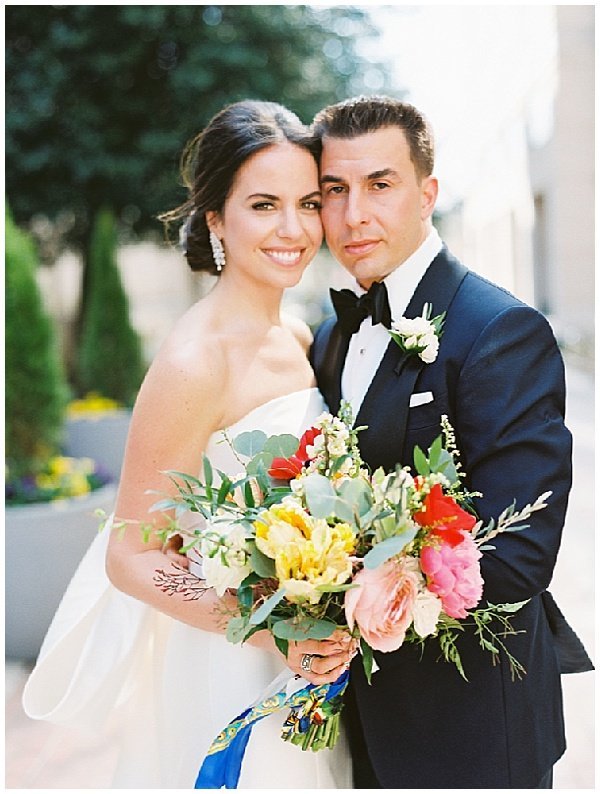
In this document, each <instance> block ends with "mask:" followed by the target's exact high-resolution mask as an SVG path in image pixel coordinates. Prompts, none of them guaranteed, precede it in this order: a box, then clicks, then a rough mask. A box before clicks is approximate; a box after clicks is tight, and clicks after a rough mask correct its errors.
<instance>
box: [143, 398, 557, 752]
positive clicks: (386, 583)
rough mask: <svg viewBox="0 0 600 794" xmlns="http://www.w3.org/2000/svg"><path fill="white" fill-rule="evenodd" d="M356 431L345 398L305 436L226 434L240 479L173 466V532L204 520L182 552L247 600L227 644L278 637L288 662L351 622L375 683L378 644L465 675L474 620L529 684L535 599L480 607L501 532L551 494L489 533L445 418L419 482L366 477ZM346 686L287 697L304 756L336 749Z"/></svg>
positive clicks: (289, 731) (218, 585)
mask: <svg viewBox="0 0 600 794" xmlns="http://www.w3.org/2000/svg"><path fill="white" fill-rule="evenodd" d="M352 425H353V420H352V416H351V412H350V409H349V406H348V405H347V404H342V408H341V409H340V413H339V415H338V416H332V415H331V414H328V413H324V414H322V415H321V416H320V417H319V418H318V419H317V420H316V421H315V423H314V425H313V426H312V427H311V428H310V429H309V430H307V431H306V432H305V433H304V435H303V436H302V438H301V439H299V440H298V439H297V438H295V437H294V436H291V435H279V436H272V437H269V438H268V437H267V436H266V435H265V434H264V433H263V432H261V431H253V432H246V433H242V434H241V435H239V436H237V437H236V438H234V439H230V438H228V437H226V439H225V440H226V441H227V442H228V443H229V444H230V445H231V446H232V448H233V450H234V451H235V453H236V455H237V456H238V458H239V461H240V475H239V477H236V478H234V479H232V478H230V477H229V476H227V475H226V474H225V473H224V472H221V471H216V470H214V469H213V467H212V466H211V463H210V461H209V460H208V459H207V458H205V459H204V471H203V479H202V480H200V479H198V478H196V477H192V476H190V475H187V474H182V473H178V472H170V476H171V477H172V479H173V481H174V482H175V483H176V484H177V489H178V496H177V497H176V498H169V499H166V500H163V501H161V502H160V503H158V504H157V505H155V509H157V510H165V511H172V510H174V511H175V512H174V515H175V518H174V519H172V523H171V525H170V527H169V530H168V531H170V532H173V531H178V526H179V524H178V520H179V518H180V517H181V516H182V515H183V514H184V513H186V514H187V513H188V511H191V512H192V513H197V514H200V515H201V516H202V519H201V524H202V526H201V528H197V529H195V530H193V531H192V532H191V533H188V541H189V542H188V543H187V545H186V546H184V549H183V550H184V551H185V550H189V548H190V547H192V546H196V547H197V548H198V549H199V551H200V554H201V556H202V559H203V576H204V578H205V579H206V585H207V586H210V587H214V588H215V590H216V592H217V593H218V594H219V595H222V594H223V593H224V592H225V591H226V590H231V591H235V593H236V594H237V604H238V612H237V613H236V614H235V615H234V616H231V617H230V619H229V621H228V626H227V638H228V639H229V640H230V641H231V642H234V643H239V642H244V641H245V640H247V639H248V638H249V637H250V636H252V634H253V633H255V632H257V631H261V630H267V631H269V632H270V633H271V634H272V635H273V637H274V640H275V642H276V644H277V646H278V647H279V649H280V650H281V651H282V652H283V653H284V654H285V653H286V652H287V646H288V643H289V642H290V641H293V640H295V641H301V640H306V639H326V638H327V637H329V636H331V635H332V634H333V632H334V631H336V630H337V629H340V628H342V629H345V630H346V631H348V632H349V633H350V634H351V635H353V636H354V637H356V638H358V639H359V641H360V651H361V653H362V659H363V665H364V669H365V672H366V675H367V677H368V678H369V680H370V678H371V675H372V673H373V671H374V669H376V663H375V661H374V658H373V651H374V650H376V651H381V652H391V651H395V650H397V649H398V648H400V646H401V645H402V644H403V643H407V642H409V643H415V642H416V643H424V642H425V641H435V642H437V643H438V644H439V647H440V655H441V657H442V658H443V659H445V660H446V661H449V662H452V663H454V664H455V665H456V667H457V669H458V672H459V673H460V675H462V676H463V677H464V678H466V675H465V671H464V669H463V667H462V663H461V659H460V652H459V647H458V644H459V643H458V641H459V637H460V634H461V632H463V631H465V630H466V628H467V626H470V627H472V629H473V631H474V632H475V633H476V635H477V636H478V638H479V642H480V644H481V647H482V649H484V650H485V651H488V652H489V653H490V654H491V657H492V661H494V662H495V661H496V660H497V658H498V657H499V655H500V654H502V653H503V654H505V655H506V658H507V659H508V663H509V665H510V669H511V672H512V674H513V677H514V676H518V677H520V676H521V675H522V674H523V673H524V672H525V671H524V669H523V667H522V666H521V664H520V663H519V662H518V660H517V659H515V658H514V657H513V656H512V654H511V653H510V651H509V650H508V648H507V646H506V645H505V643H504V642H503V638H504V637H506V636H507V635H508V634H510V633H514V631H513V629H512V627H511V624H510V616H511V614H513V613H515V612H516V611H517V610H519V609H520V608H521V607H522V606H523V605H524V604H525V603H526V602H520V603H514V604H499V605H494V604H487V605H486V606H484V607H480V608H477V605H478V604H479V601H480V599H481V595H482V591H483V584H484V582H483V579H482V576H481V571H480V564H479V560H480V558H481V553H482V551H483V550H485V549H486V548H493V547H490V546H489V542H490V541H491V540H492V539H493V538H494V537H496V536H497V535H498V534H500V533H502V532H506V531H516V530H520V529H523V528H524V524H523V522H524V521H526V520H527V519H528V518H529V516H530V515H531V514H532V513H533V512H535V511H536V510H540V509H542V508H544V507H545V506H546V499H547V498H548V497H549V495H550V492H548V493H545V494H543V495H542V496H540V497H539V498H538V499H537V500H536V501H535V502H534V503H533V504H528V505H526V506H525V507H524V508H523V509H522V510H520V511H519V512H517V511H516V510H515V505H514V504H513V505H512V506H510V507H508V508H507V509H506V510H504V512H503V513H502V514H501V515H500V516H499V517H498V519H497V521H494V520H492V521H490V522H489V523H488V524H487V525H486V526H483V525H482V522H481V521H478V520H477V517H476V516H475V514H474V511H473V507H472V500H473V497H475V496H480V495H481V494H476V493H469V492H468V491H467V490H466V488H465V487H464V484H463V479H464V475H463V473H462V472H461V466H460V460H459V452H458V450H457V448H456V443H455V438H454V432H453V429H452V427H451V425H450V423H449V422H448V421H447V419H446V418H445V417H444V418H443V419H442V427H441V434H440V436H439V437H438V438H437V439H436V440H435V441H434V443H433V444H432V445H431V447H430V448H429V450H428V451H427V453H425V452H424V451H423V450H421V449H419V448H418V447H417V448H416V449H415V451H414V467H415V471H416V472H417V473H416V476H413V475H412V474H411V473H410V470H409V468H408V467H405V468H402V467H399V466H398V467H397V468H396V470H395V471H393V472H387V473H386V472H385V471H383V470H382V469H378V470H376V471H375V472H373V473H371V472H369V471H368V470H367V468H366V466H365V465H364V463H363V461H362V460H361V457H360V453H359V449H358V443H357V438H358V433H359V432H360V430H361V429H362V428H353V426H352ZM346 679H347V675H346V678H345V679H344V681H342V682H341V684H340V683H339V682H336V684H338V686H337V688H336V685H335V684H334V685H331V686H329V685H325V686H321V687H312V685H311V686H309V687H308V688H306V689H303V690H302V691H301V693H299V697H298V696H296V698H295V700H294V698H288V699H287V700H286V699H285V698H284V699H283V700H281V703H283V707H285V706H290V709H291V710H290V715H289V717H288V719H287V720H286V722H285V725H284V729H283V738H284V739H285V740H287V741H291V742H293V743H295V744H298V745H300V746H301V747H302V748H303V749H307V748H309V747H310V748H312V749H314V750H317V749H321V748H322V747H331V746H333V745H334V744H335V740H336V739H337V732H338V721H339V714H340V712H341V707H342V695H343V689H344V687H345V684H346ZM281 703H280V707H281Z"/></svg>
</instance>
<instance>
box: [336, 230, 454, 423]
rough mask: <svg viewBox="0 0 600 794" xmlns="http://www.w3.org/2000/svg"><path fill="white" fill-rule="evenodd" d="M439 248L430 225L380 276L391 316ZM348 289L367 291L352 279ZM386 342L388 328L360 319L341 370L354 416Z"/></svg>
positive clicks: (398, 312) (405, 303)
mask: <svg viewBox="0 0 600 794" xmlns="http://www.w3.org/2000/svg"><path fill="white" fill-rule="evenodd" d="M441 249H442V241H441V239H440V236H439V234H438V233H437V231H436V229H435V228H434V227H432V229H431V231H430V233H429V234H428V235H427V237H426V239H425V240H424V241H423V242H422V243H421V245H420V246H419V248H417V250H416V251H415V252H414V254H411V256H409V257H408V259H406V260H405V261H404V262H403V263H402V264H401V265H400V266H399V267H397V268H396V269H395V270H393V271H392V272H391V273H390V274H389V276H386V278H385V279H384V280H383V283H384V284H385V285H386V287H387V291H388V298H389V301H390V310H391V313H392V320H399V319H400V318H401V317H402V315H403V314H404V312H405V311H406V307H407V306H408V304H409V303H410V299H411V298H412V296H413V294H414V292H415V290H416V288H417V286H418V284H419V282H420V281H421V279H422V278H423V276H424V275H425V271H426V270H427V268H428V267H429V265H430V264H431V263H432V262H433V260H434V259H435V257H436V256H437V255H438V254H439V252H440V251H441ZM351 289H352V290H353V291H354V292H356V294H357V295H363V294H364V293H365V292H366V290H365V289H363V288H362V287H361V286H360V284H358V283H357V282H356V281H354V282H353V284H352V286H351ZM389 342H390V335H389V333H388V329H387V328H385V327H384V326H383V325H381V324H380V323H378V324H377V325H373V323H372V320H371V318H370V317H367V319H366V320H363V322H362V323H361V326H360V328H359V329H358V331H357V332H356V333H355V334H353V335H352V337H351V339H350V345H349V347H348V354H347V356H346V363H345V364H344V370H343V372H342V398H343V399H344V400H348V401H349V402H350V404H351V405H352V410H353V413H354V416H355V417H356V415H357V414H358V410H359V408H360V406H361V404H362V401H363V400H364V397H365V394H366V393H367V389H368V388H369V385H370V384H371V381H372V380H373V377H374V376H375V373H376V372H377V368H378V367H379V365H380V363H381V359H382V358H383V355H384V353H385V351H386V349H387V346H388V344H389Z"/></svg>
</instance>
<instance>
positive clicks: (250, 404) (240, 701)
mask: <svg viewBox="0 0 600 794" xmlns="http://www.w3.org/2000/svg"><path fill="white" fill-rule="evenodd" d="M183 175H184V179H185V182H186V185H187V187H188V189H189V195H190V198H189V201H188V202H186V203H185V204H184V205H182V207H180V208H178V209H177V210H175V211H174V212H172V213H168V214H167V215H166V216H165V219H166V220H168V221H173V220H178V219H184V220H185V227H184V228H185V234H184V247H185V250H186V257H187V261H188V264H189V265H190V267H191V268H192V270H196V271H198V270H204V271H209V272H212V273H215V274H216V275H218V276H219V278H218V280H217V282H216V285H215V286H214V288H213V289H212V290H211V292H210V293H209V294H208V295H207V296H206V297H204V298H203V299H202V300H200V301H199V302H198V303H196V304H195V305H194V306H192V308H191V309H189V311H188V312H187V313H186V314H185V315H184V316H183V317H182V318H181V319H180V320H179V322H178V323H177V324H176V326H175V328H174V329H173V331H172V332H171V334H170V336H169V337H168V338H167V340H166V341H165V343H164V344H163V346H162V348H161V350H160V351H159V353H158V355H157V356H156V358H155V360H154V362H153V363H152V365H151V367H150V369H149V371H148V374H147V376H146V379H145V381H144V384H143V386H142V388H141V390H140V393H139V396H138V400H137V403H136V406H135V409H134V412H133V417H132V422H131V429H130V434H129V439H128V443H127V449H126V453H125V459H124V464H123V473H122V478H121V482H120V486H119V493H118V497H117V503H116V507H115V515H116V516H117V518H118V519H119V520H125V521H126V522H127V524H126V529H125V531H124V532H116V531H115V532H112V533H109V532H103V533H101V534H100V535H99V537H98V538H97V540H96V541H94V544H92V548H91V549H90V552H89V553H88V555H87V556H86V558H85V559H84V560H83V562H82V564H81V566H80V569H79V570H78V572H77V574H76V576H75V578H74V579H73V581H72V583H71V585H70V587H69V590H68V591H67V594H66V596H65V598H64V599H63V602H62V604H61V606H60V608H59V610H58V613H57V615H56V617H55V620H54V622H53V624H52V626H51V628H50V630H49V633H48V636H47V637H46V640H45V642H44V646H43V647H42V650H41V652H40V658H39V659H38V663H37V666H36V668H35V669H34V671H33V673H32V675H31V677H30V680H29V682H28V685H27V687H26V690H25V693H24V705H25V709H26V712H27V713H28V714H29V715H30V716H32V717H35V718H41V719H52V720H55V721H59V722H67V723H71V724H76V725H77V724H81V725H84V726H87V727H89V726H92V727H96V728H98V727H100V726H103V725H107V724H109V723H110V722H111V721H112V723H113V724H114V723H115V722H116V723H117V724H118V730H119V737H120V741H119V744H120V747H121V758H120V762H119V766H118V769H117V774H116V778H115V781H114V782H113V786H114V787H121V788H123V787H131V788H141V787H145V788H193V786H194V781H195V778H196V774H197V772H198V768H199V765H200V763H201V761H202V760H203V758H204V755H205V754H206V751H207V750H208V748H209V746H210V744H211V742H212V740H213V739H214V738H215V736H216V735H217V734H218V733H219V732H220V731H221V730H222V729H223V728H224V727H225V725H226V724H227V723H228V722H229V721H230V720H232V719H234V718H235V717H237V716H238V715H239V714H240V713H241V712H242V711H243V710H244V709H246V708H247V707H248V706H249V705H251V703H252V702H253V700H254V699H256V698H257V697H258V696H259V695H260V694H261V691H263V690H264V689H265V687H267V686H268V684H269V683H270V682H271V681H272V679H274V678H275V677H276V676H277V675H278V674H279V673H280V672H281V671H282V670H283V669H284V668H285V667H287V668H289V670H290V671H291V673H293V674H302V676H303V677H304V678H306V679H308V680H309V681H310V682H311V683H315V684H321V683H329V682H332V681H334V680H335V679H336V678H337V677H338V676H339V675H340V674H341V672H342V671H343V669H344V667H345V665H346V664H347V662H348V661H349V659H350V657H351V653H352V648H351V646H350V645H349V643H348V642H347V641H346V640H344V639H343V638H342V637H341V636H340V637H334V638H332V639H331V640H330V641H328V642H325V643H319V644H318V646H317V644H316V643H314V642H311V641H306V642H303V643H297V644H296V643H290V648H289V653H288V657H287V658H285V657H284V656H283V655H282V654H281V653H280V652H279V651H278V650H277V648H276V646H275V644H274V642H273V641H272V638H271V637H270V635H269V634H268V633H267V632H259V633H257V634H255V635H253V636H252V638H251V639H249V640H248V641H247V642H246V643H245V644H244V646H243V647H240V646H238V645H232V644H230V643H229V642H227V640H226V639H225V637H224V631H225V621H224V614H225V612H227V611H231V610H232V609H235V603H236V600H235V597H234V596H232V595H231V594H228V593H226V594H225V596H224V597H223V598H222V599H219V598H218V597H217V596H216V594H215V592H214V591H213V590H210V589H204V588H202V587H201V580H191V577H190V576H189V574H188V572H187V571H186V568H185V565H183V564H182V563H181V562H180V561H178V560H177V561H175V562H174V558H175V556H176V555H174V554H173V553H171V552H169V553H167V551H166V550H165V549H164V548H162V547H161V545H160V542H159V541H158V540H157V539H156V538H154V539H151V540H150V541H149V542H144V541H143V539H142V533H141V531H140V528H139V524H140V522H148V521H149V520H153V521H155V522H159V519H157V518H156V516H157V514H156V513H149V509H150V507H151V506H152V504H153V503H154V502H156V500H157V498H158V497H157V496H156V492H165V491H167V490H168V488H169V482H168V480H167V478H166V477H165V475H164V474H163V473H162V472H164V471H166V470H176V471H181V472H189V473H195V472H199V471H200V468H201V457H202V453H203V452H206V454H207V455H208V456H209V457H210V459H211V460H212V462H213V464H214V466H215V467H216V468H219V469H221V470H222V471H225V472H226V473H228V474H230V475H232V476H233V475H235V474H237V473H239V469H240V464H239V462H238V461H237V460H236V459H235V457H234V456H233V455H232V453H231V451H230V450H229V448H228V446H227V444H226V443H223V430H227V433H228V435H229V436H230V437H232V436H235V435H237V434H239V433H241V432H243V431H244V430H253V429H261V430H263V431H265V432H266V433H267V434H274V433H281V432H287V433H293V434H294V435H296V436H300V435H301V434H302V432H303V431H304V430H305V429H306V428H307V427H308V426H310V424H311V422H312V420H313V419H314V418H315V417H316V416H317V415H318V414H319V413H321V412H322V411H323V410H324V405H323V401H322V398H321V396H320V393H319V392H318V391H317V389H316V387H315V379H314V375H313V372H312V370H311V368H310V365H309V363H308V360H307V350H308V347H309V345H310V342H311V337H310V332H309V330H308V328H307V327H306V326H305V325H304V324H303V323H301V322H299V321H297V320H291V319H288V318H284V317H282V315H281V313H280V303H281V298H282V294H283V290H284V289H286V288H288V287H292V286H294V285H295V284H297V283H298V281H299V280H300V278H301V276H302V274H303V272H304V270H305V268H306V267H307V265H308V264H309V262H310V261H311V259H312V258H313V257H314V255H315V253H316V252H317V250H318V248H319V246H320V244H321V240H322V229H321V221H320V216H319V209H320V191H319V183H318V173H317V164H316V160H315V153H314V150H313V141H312V139H311V137H310V135H309V134H308V131H307V130H306V128H304V127H303V126H302V125H301V123H300V121H299V120H298V119H297V117H296V116H294V114H292V113H290V112H289V111H288V110H286V109H285V108H283V107H281V106H280V105H276V104H273V103H266V102H254V101H244V102H239V103H236V104H234V105H230V106H228V107H226V108H225V109H224V110H222V111H221V112H220V113H219V114H217V115H216V116H215V117H214V118H213V119H212V121H211V122H210V123H209V125H208V126H207V128H206V129H205V130H204V131H203V132H202V133H201V134H199V135H198V136H197V137H196V138H195V139H194V140H193V141H192V142H191V144H190V145H189V146H188V147H187V149H186V152H185V153H184V157H183ZM108 536H110V537H108ZM107 544H108V546H107ZM106 547H107V548H106ZM104 555H106V573H105V572H104V570H103V561H104ZM179 556H181V555H179ZM190 581H198V582H199V585H193V584H192V585H190V584H189V582H190ZM182 583H183V584H182ZM186 583H187V584H186ZM317 651H318V654H319V656H318V657H316V658H313V660H312V669H311V671H310V672H305V671H304V670H301V668H300V660H301V658H302V656H303V655H304V654H307V653H308V654H310V653H315V652H317ZM285 716H286V715H285V713H283V712H279V713H276V714H272V715H270V716H269V717H267V718H265V719H263V720H262V721H260V722H259V723H257V724H256V725H255V727H254V730H253V732H252V734H251V738H250V741H249V744H248V749H247V752H246V756H245V759H244V763H243V766H242V773H241V778H240V782H239V786H240V788H349V787H350V786H351V781H350V761H349V756H348V753H347V749H346V745H345V742H344V739H343V737H342V738H341V740H340V741H339V742H338V745H337V746H336V748H334V749H333V750H327V751H320V752H317V753H312V752H302V751H301V750H300V749H299V748H298V747H295V746H293V745H290V744H288V743H286V742H283V741H282V740H281V738H280V731H281V726H282V723H283V720H284V718H285Z"/></svg>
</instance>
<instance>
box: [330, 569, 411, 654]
mask: <svg viewBox="0 0 600 794" xmlns="http://www.w3.org/2000/svg"><path fill="white" fill-rule="evenodd" d="M415 562H416V561H415V560H413V559H409V558H406V557H404V558H400V559H392V560H388V561H387V562H385V563H383V564H382V565H380V566H379V567H377V568H373V569H370V568H363V569H362V570H361V571H359V572H358V573H357V574H356V576H355V577H354V579H353V583H354V584H357V585H360V586H359V587H355V588H353V589H351V590H348V591H347V592H346V597H345V604H344V606H345V611H346V620H347V621H348V626H349V627H350V629H352V628H353V627H354V624H355V623H358V626H359V628H360V632H361V634H362V636H363V637H364V639H365V641H366V642H367V643H368V644H369V645H370V646H371V647H372V648H374V649H375V650H376V651H384V652H388V651H395V650H397V649H398V648H399V647H400V646H401V645H402V643H403V642H404V637H405V634H406V630H407V629H408V627H409V626H410V624H411V622H412V619H413V605H414V603H415V599H416V597H417V593H418V588H419V573H418V572H417V571H416V570H415V565H414V563H415Z"/></svg>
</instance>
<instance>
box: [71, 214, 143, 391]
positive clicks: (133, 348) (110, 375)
mask: <svg viewBox="0 0 600 794" xmlns="http://www.w3.org/2000/svg"><path fill="white" fill-rule="evenodd" d="M116 249H117V233H116V224H115V218H114V215H113V213H112V212H111V211H110V210H107V209H104V210H101V211H100V212H99V213H98V214H97V216H96V219H95V222H94V228H93V230H92V235H91V243H90V252H89V274H88V280H87V295H85V296H84V302H85V309H84V314H83V321H82V329H81V339H80V343H79V351H78V386H79V389H80V392H81V394H82V395H83V394H86V393H88V392H97V393H99V394H102V395H104V396H105V397H112V399H114V400H118V401H119V402H121V403H124V404H125V405H132V404H133V402H134V400H135V397H136V394H137V391H138V389H139V387H140V384H141V382H142V378H143V375H144V369H145V367H144V362H143V357H142V349H141V343H140V339H139V337H138V335H137V333H136V332H135V330H134V329H133V328H132V326H131V323H130V321H129V302H128V300H127V295H126V294H125V291H124V289H123V285H122V283H121V277H120V274H119V269H118V267H117V261H116Z"/></svg>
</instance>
